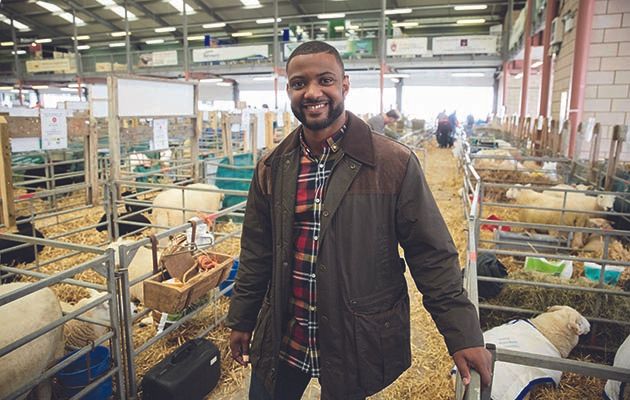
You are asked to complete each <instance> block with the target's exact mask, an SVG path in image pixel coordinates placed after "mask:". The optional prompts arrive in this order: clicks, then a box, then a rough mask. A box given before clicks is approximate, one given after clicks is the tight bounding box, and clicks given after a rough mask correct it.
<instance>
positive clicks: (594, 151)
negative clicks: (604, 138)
mask: <svg viewBox="0 0 630 400" xmlns="http://www.w3.org/2000/svg"><path fill="white" fill-rule="evenodd" d="M600 129H601V126H600V125H599V122H598V123H596V124H595V126H594V127H593V138H592V139H591V140H592V142H591V163H590V169H591V178H590V181H591V183H594V184H595V187H599V182H597V170H596V169H597V161H598V160H599V140H600V137H601V136H600V134H599V131H600Z"/></svg>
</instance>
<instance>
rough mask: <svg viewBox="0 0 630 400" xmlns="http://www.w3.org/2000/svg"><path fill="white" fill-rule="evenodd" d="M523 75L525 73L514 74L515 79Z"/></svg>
mask: <svg viewBox="0 0 630 400" xmlns="http://www.w3.org/2000/svg"><path fill="white" fill-rule="evenodd" d="M522 77H523V73H522V72H519V73H518V74H516V75H514V79H521V78H522Z"/></svg>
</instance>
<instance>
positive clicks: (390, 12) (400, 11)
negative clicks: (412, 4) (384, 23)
mask: <svg viewBox="0 0 630 400" xmlns="http://www.w3.org/2000/svg"><path fill="white" fill-rule="evenodd" d="M412 11H413V10H412V9H411V8H394V9H393V10H385V15H396V14H409V13H411V12H412Z"/></svg>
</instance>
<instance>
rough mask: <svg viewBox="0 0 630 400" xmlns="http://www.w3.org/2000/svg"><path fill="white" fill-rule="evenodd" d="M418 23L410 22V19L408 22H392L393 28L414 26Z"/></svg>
mask: <svg viewBox="0 0 630 400" xmlns="http://www.w3.org/2000/svg"><path fill="white" fill-rule="evenodd" d="M418 25H420V23H419V22H411V21H409V22H394V23H393V24H392V26H393V27H394V28H414V27H416V26H418Z"/></svg>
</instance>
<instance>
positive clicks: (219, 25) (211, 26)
mask: <svg viewBox="0 0 630 400" xmlns="http://www.w3.org/2000/svg"><path fill="white" fill-rule="evenodd" d="M201 27H202V28H205V29H214V28H223V27H225V22H212V23H210V24H203V25H201Z"/></svg>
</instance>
